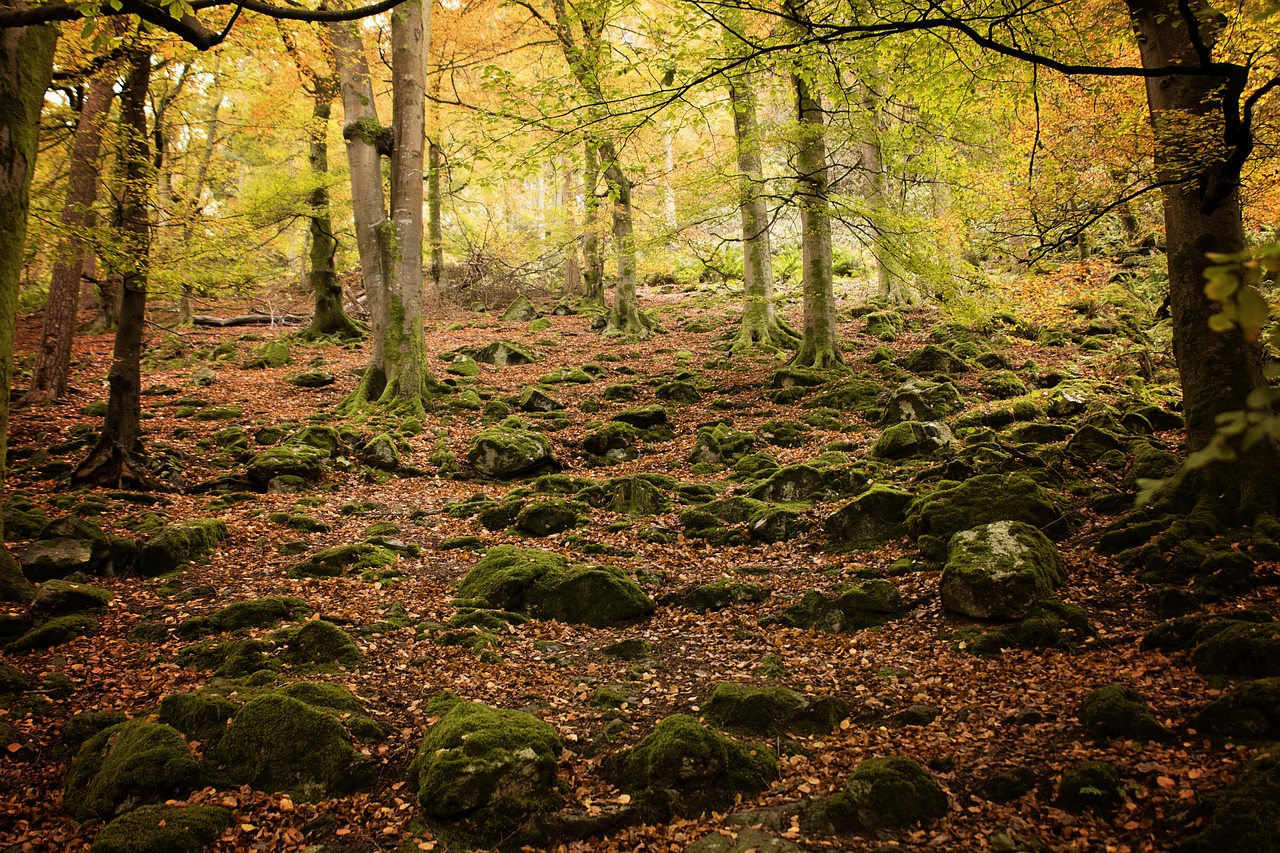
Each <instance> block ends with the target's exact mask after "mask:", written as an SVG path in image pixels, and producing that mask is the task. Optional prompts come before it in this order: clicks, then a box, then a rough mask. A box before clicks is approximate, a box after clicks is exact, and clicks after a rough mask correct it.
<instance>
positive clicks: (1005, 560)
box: [941, 521, 1067, 619]
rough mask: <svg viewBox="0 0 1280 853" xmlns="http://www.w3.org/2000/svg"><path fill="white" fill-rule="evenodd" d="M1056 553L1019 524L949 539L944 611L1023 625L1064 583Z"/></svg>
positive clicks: (1000, 524)
mask: <svg viewBox="0 0 1280 853" xmlns="http://www.w3.org/2000/svg"><path fill="white" fill-rule="evenodd" d="M1066 579H1067V577H1066V570H1065V569H1064V568H1063V565H1062V559H1061V557H1059V556H1058V550H1057V548H1055V547H1054V545H1053V543H1052V542H1050V541H1049V539H1048V538H1047V537H1045V535H1044V534H1043V533H1041V532H1040V531H1039V530H1037V529H1036V528H1034V527H1032V526H1031V525H1029V524H1023V523H1021V522H1017V521H995V522H992V523H990V524H984V525H981V526H978V527H975V528H973V529H969V530H962V531H959V532H958V533H956V534H955V535H954V536H953V537H951V544H950V546H949V547H948V549H947V563H946V566H945V567H944V568H943V570H942V583H941V594H942V606H943V608H944V609H946V610H949V611H951V612H953V613H961V614H964V615H966V616H973V617H977V618H981V619H1021V618H1023V617H1025V616H1027V615H1028V614H1029V613H1030V612H1031V610H1032V608H1033V607H1034V606H1035V605H1036V604H1037V603H1038V602H1042V601H1047V600H1049V599H1050V598H1051V597H1052V596H1053V593H1054V592H1055V591H1056V590H1057V589H1059V588H1060V587H1061V586H1062V585H1063V584H1064V583H1066Z"/></svg>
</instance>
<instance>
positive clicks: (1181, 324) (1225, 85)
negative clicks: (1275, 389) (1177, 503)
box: [1128, 0, 1280, 522]
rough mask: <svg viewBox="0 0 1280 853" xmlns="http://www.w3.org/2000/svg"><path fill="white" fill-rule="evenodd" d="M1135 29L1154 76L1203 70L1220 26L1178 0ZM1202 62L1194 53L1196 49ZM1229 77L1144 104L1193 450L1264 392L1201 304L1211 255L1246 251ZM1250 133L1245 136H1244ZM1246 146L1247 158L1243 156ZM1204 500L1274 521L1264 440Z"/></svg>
mask: <svg viewBox="0 0 1280 853" xmlns="http://www.w3.org/2000/svg"><path fill="white" fill-rule="evenodd" d="M1128 6H1129V10H1130V12H1131V13H1132V16H1133V19H1134V22H1135V24H1136V25H1137V28H1138V33H1139V35H1140V38H1139V42H1138V44H1139V49H1140V51H1141V54H1142V63H1143V65H1144V66H1145V67H1148V68H1157V67H1167V66H1171V65H1200V64H1203V62H1204V61H1205V60H1206V59H1207V58H1208V57H1207V54H1209V53H1211V51H1212V50H1213V49H1214V47H1215V42H1216V36H1217V30H1218V29H1219V28H1220V26H1221V22H1220V21H1219V20H1218V19H1217V18H1218V13H1217V12H1216V10H1213V9H1212V8H1211V7H1208V6H1205V5H1200V4H1192V6H1191V7H1190V9H1191V15H1192V16H1193V17H1192V20H1191V21H1190V22H1189V21H1188V20H1187V19H1186V18H1185V17H1184V16H1183V11H1182V10H1183V8H1184V6H1183V5H1181V4H1179V3H1177V2H1174V0H1128ZM1197 39H1198V40H1199V42H1200V47H1201V48H1202V49H1203V51H1204V52H1205V54H1206V56H1200V55H1198V54H1197V44H1196V40H1197ZM1231 89H1232V85H1231V81H1230V80H1228V79H1226V78H1215V77H1210V76H1191V75H1188V76H1167V77H1152V78H1148V80H1147V104H1148V107H1149V108H1150V112H1151V124H1152V128H1153V130H1154V134H1155V139H1156V170H1157V172H1158V175H1159V178H1160V180H1161V181H1166V182H1169V184H1168V185H1166V186H1165V188H1164V191H1163V202H1164V220H1165V235H1166V240H1167V242H1168V265H1169V305H1170V309H1171V312H1172V316H1173V345H1174V355H1175V357H1176V358H1177V362H1178V373H1179V376H1180V378H1181V381H1182V404H1183V412H1184V414H1185V416H1186V421H1187V440H1188V445H1189V447H1190V449H1191V450H1193V451H1194V450H1199V449H1201V448H1204V447H1206V446H1207V445H1208V444H1209V443H1210V442H1211V441H1212V440H1213V439H1214V436H1215V433H1216V431H1217V418H1218V416H1219V415H1222V414H1224V413H1227V412H1236V411H1243V410H1245V409H1247V408H1248V406H1247V397H1248V395H1249V392H1250V391H1252V390H1253V389H1255V388H1258V387H1261V386H1263V385H1264V384H1265V379H1264V376H1263V371H1262V350H1261V347H1260V346H1259V345H1258V344H1256V343H1254V342H1251V341H1249V340H1247V339H1246V338H1245V337H1244V335H1243V334H1242V332H1241V330H1240V329H1238V328H1234V329H1231V330H1230V331H1227V332H1214V331H1212V330H1211V329H1210V327H1209V317H1210V316H1211V315H1212V314H1214V313H1215V309H1214V307H1213V304H1212V303H1211V302H1210V301H1209V298H1208V297H1207V296H1206V295H1205V292H1204V285H1205V278H1204V270H1205V268H1206V266H1207V265H1208V263H1209V261H1208V259H1207V258H1206V257H1205V253H1206V252H1221V253H1227V254H1230V253H1234V252H1238V251H1241V250H1242V249H1243V248H1244V247H1245V238H1244V228H1243V224H1242V219H1241V211H1240V194H1239V180H1240V168H1241V166H1242V164H1243V162H1244V157H1239V156H1237V157H1233V156H1232V155H1233V154H1237V155H1238V154H1239V153H1240V151H1241V150H1243V152H1244V153H1245V154H1247V153H1248V148H1249V146H1250V140H1249V139H1247V138H1246V139H1241V138H1238V137H1237V138H1233V134H1238V132H1239V129H1238V128H1231V127H1229V126H1228V125H1227V123H1226V122H1225V121H1224V114H1225V112H1226V110H1225V109H1224V108H1225V107H1226V106H1227V105H1226V104H1225V103H1224V101H1223V98H1224V95H1225V94H1226V93H1229V92H1230V91H1231ZM1246 132H1247V129H1246ZM1241 146H1243V149H1241ZM1204 480H1205V484H1206V487H1207V491H1206V494H1205V495H1204V497H1205V499H1207V500H1208V501H1209V502H1210V503H1211V504H1212V505H1213V506H1214V507H1215V508H1216V509H1218V511H1219V512H1220V513H1221V514H1222V515H1225V516H1227V518H1228V520H1229V521H1233V522H1235V521H1248V520H1249V519H1250V518H1251V517H1252V516H1253V515H1255V514H1256V513H1259V512H1265V513H1274V512H1275V511H1276V508H1277V484H1280V458H1278V457H1277V453H1276V449H1275V447H1274V446H1272V445H1271V444H1270V443H1269V442H1267V441H1260V442H1258V443H1256V444H1255V445H1253V447H1252V448H1249V449H1247V450H1243V449H1242V450H1240V451H1239V452H1238V453H1237V454H1236V458H1235V459H1233V460H1230V461H1223V462H1218V463H1214V465H1213V466H1212V467H1211V468H1210V469H1209V470H1208V472H1207V475H1206V477H1205V478H1204Z"/></svg>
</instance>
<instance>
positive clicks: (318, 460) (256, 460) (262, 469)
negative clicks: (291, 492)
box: [245, 444, 329, 489]
mask: <svg viewBox="0 0 1280 853" xmlns="http://www.w3.org/2000/svg"><path fill="white" fill-rule="evenodd" d="M328 461H329V452H328V451H326V450H321V449H320V448H318V447H311V446H309V445H306V444H289V445H281V446H280V447H272V448H268V449H267V450H264V451H262V452H261V453H259V454H257V455H256V456H254V457H253V458H252V459H250V460H249V462H248V464H247V465H246V466H245V476H247V477H248V478H249V479H250V480H251V481H252V482H253V483H255V484H256V485H257V486H258V487H259V488H260V489H266V488H268V487H269V486H270V485H271V481H272V480H276V479H278V478H280V477H296V478H298V480H299V481H301V482H304V483H318V482H320V478H321V477H323V476H324V466H325V464H326V463H327V462H328Z"/></svg>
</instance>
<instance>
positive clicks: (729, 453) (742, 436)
mask: <svg viewBox="0 0 1280 853" xmlns="http://www.w3.org/2000/svg"><path fill="white" fill-rule="evenodd" d="M755 444H756V437H755V436H754V435H752V434H751V433H748V432H741V431H740V430H736V429H734V428H733V427H731V426H729V425H728V424H717V425H716V426H713V427H700V428H699V429H698V438H697V440H696V441H695V442H694V445H693V451H692V452H691V453H690V454H689V461H690V462H693V463H695V464H696V463H698V462H708V463H711V464H714V465H728V464H731V463H733V462H735V461H737V459H738V458H739V457H742V456H745V455H746V454H748V453H750V452H751V451H752V450H753V449H755Z"/></svg>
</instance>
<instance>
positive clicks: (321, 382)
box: [285, 367, 337, 388]
mask: <svg viewBox="0 0 1280 853" xmlns="http://www.w3.org/2000/svg"><path fill="white" fill-rule="evenodd" d="M285 381H286V382H288V383H289V384H290V385H292V386H294V387H295V388H325V387H327V386H329V385H332V384H333V383H334V382H336V381H337V377H335V376H334V375H333V374H332V373H330V372H329V371H327V370H325V369H324V368H322V367H313V368H311V369H310V370H304V371H302V372H300V373H293V374H290V375H289V377H288V378H287V379H285Z"/></svg>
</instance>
